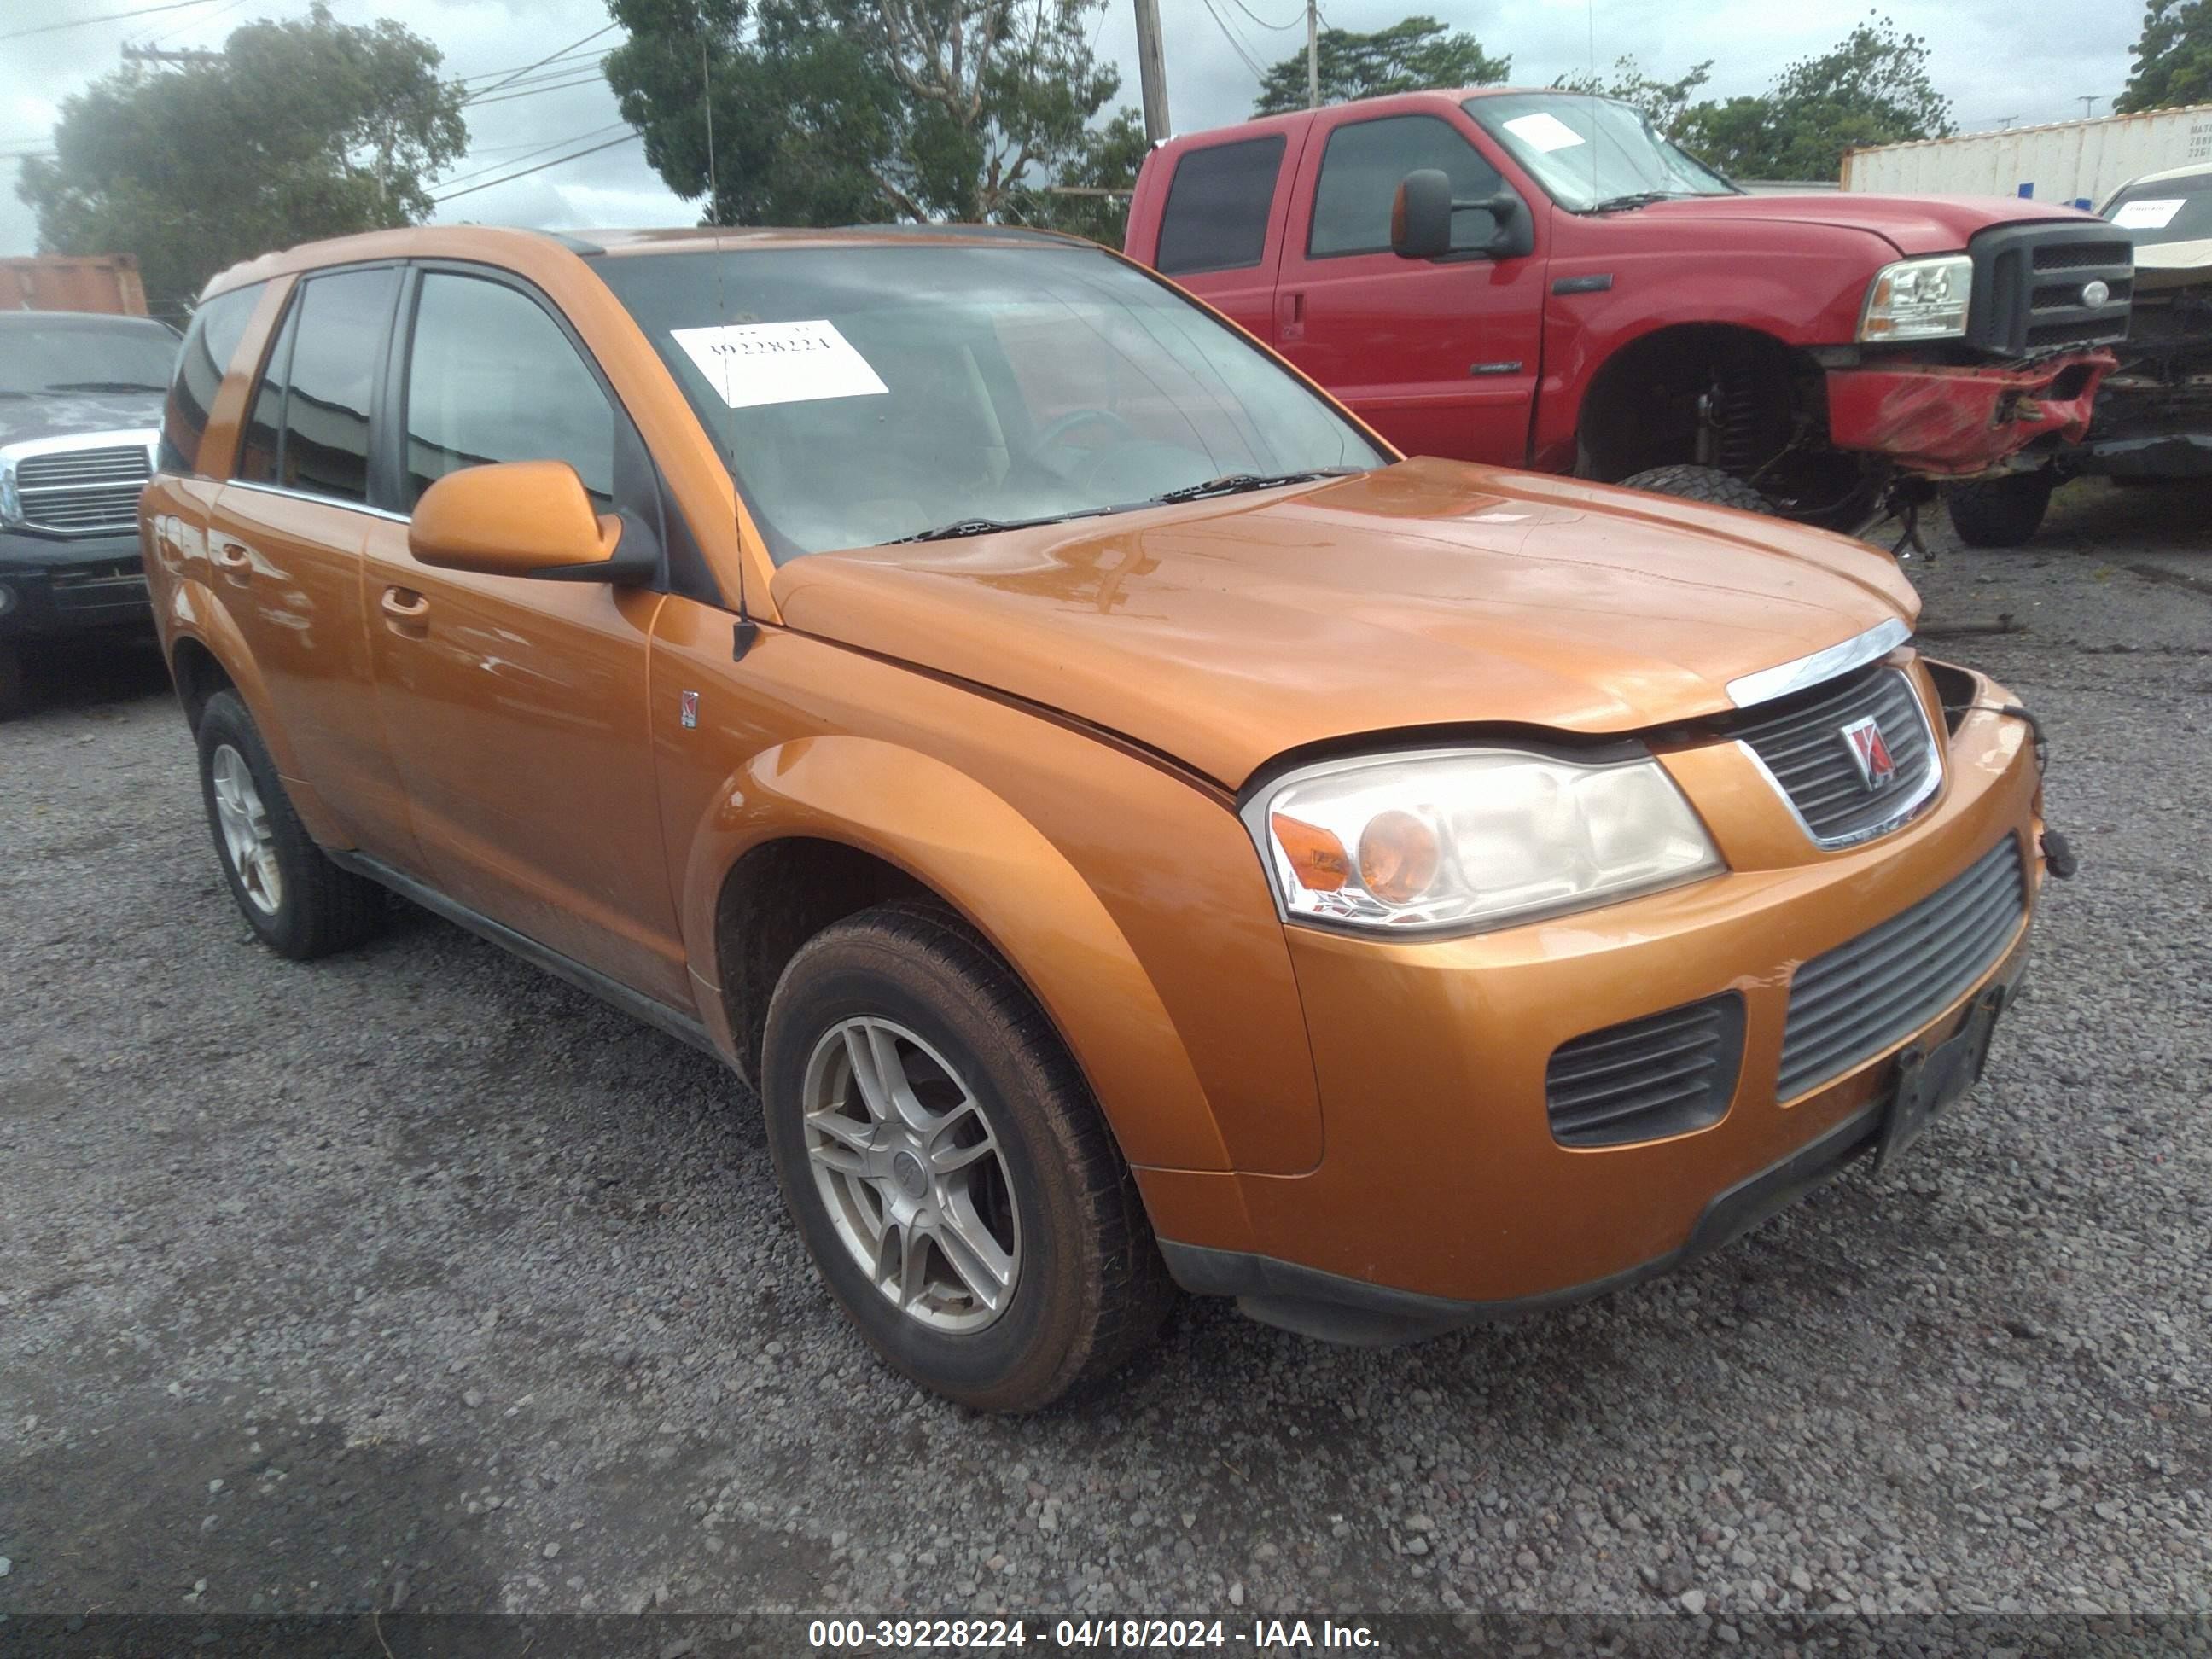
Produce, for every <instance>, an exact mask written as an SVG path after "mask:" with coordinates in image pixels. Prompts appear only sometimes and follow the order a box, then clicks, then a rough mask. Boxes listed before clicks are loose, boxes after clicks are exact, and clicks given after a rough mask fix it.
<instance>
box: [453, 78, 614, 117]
mask: <svg viewBox="0 0 2212 1659" xmlns="http://www.w3.org/2000/svg"><path fill="white" fill-rule="evenodd" d="M606 83H607V82H606V77H605V76H601V75H581V76H577V77H576V79H574V80H573V81H556V82H553V83H552V84H551V85H550V86H543V87H528V88H524V89H523V90H522V91H520V92H502V93H501V94H500V95H499V96H498V97H496V98H466V99H463V100H461V101H462V106H463V107H464V108H466V109H484V108H488V107H489V106H491V105H493V104H511V103H513V101H514V100H516V99H518V98H535V97H537V96H538V94H539V93H541V92H567V91H568V89H569V88H572V87H603V86H605V85H606Z"/></svg>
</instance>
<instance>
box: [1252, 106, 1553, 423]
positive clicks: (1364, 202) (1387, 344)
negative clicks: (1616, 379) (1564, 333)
mask: <svg viewBox="0 0 2212 1659" xmlns="http://www.w3.org/2000/svg"><path fill="white" fill-rule="evenodd" d="M1454 113H1455V114H1456V112H1454ZM1424 167H1435V168H1439V169H1441V170H1442V171H1443V173H1445V175H1446V176H1447V177H1449V179H1451V181H1452V194H1453V196H1454V197H1455V198H1457V199H1462V200H1466V199H1472V198H1475V197H1487V196H1491V195H1494V194H1496V193H1497V192H1498V191H1503V190H1504V189H1505V188H1506V187H1507V186H1506V183H1505V180H1504V178H1503V176H1502V175H1501V174H1500V173H1499V172H1498V168H1497V167H1495V166H1494V165H1493V164H1492V161H1491V160H1490V159H1489V158H1488V157H1487V156H1486V155H1484V154H1483V152H1482V151H1481V150H1480V149H1479V148H1478V147H1477V144H1476V141H1475V137H1474V131H1473V126H1472V124H1471V123H1469V124H1468V126H1467V127H1465V128H1464V129H1463V128H1462V126H1461V125H1459V124H1458V122H1456V121H1455V120H1452V119H1448V118H1446V117H1445V116H1444V115H1443V114H1440V113H1431V112H1407V113H1401V114H1386V115H1361V114H1360V113H1359V112H1358V110H1357V109H1356V108H1354V109H1352V110H1338V111H1325V112H1323V113H1322V115H1321V117H1319V118H1317V120H1316V125H1315V126H1314V129H1313V131H1312V134H1311V136H1310V137H1309V138H1308V139H1307V141H1306V146H1305V155H1304V161H1303V162H1302V163H1301V165H1300V167H1299V169H1298V178H1297V185H1296V187H1295V188H1294V190H1293V191H1292V192H1291V211H1290V215H1289V223H1288V226H1287V228H1286V231H1285V237H1284V252H1283V258H1282V270H1281V276H1280V279H1279V288H1280V292H1279V299H1278V302H1277V303H1278V314H1279V325H1278V328H1277V331H1276V346H1277V349H1279V350H1280V351H1281V352H1282V354H1283V355H1284V356H1286V357H1288V358H1289V359H1290V360H1291V362H1294V363H1296V364H1297V366H1298V367H1299V368H1302V369H1304V370H1305V372H1306V373H1307V374H1310V375H1312V376H1313V377H1314V379H1316V380H1319V381H1320V382H1321V383H1322V385H1323V386H1327V387H1328V389H1329V390H1330V391H1331V392H1334V393H1335V394H1336V395H1337V396H1338V397H1339V398H1341V399H1343V401H1344V402H1345V403H1346V404H1349V405H1350V406H1351V408H1352V411H1353V412H1354V413H1355V414H1357V415H1358V416H1360V417H1361V418H1362V419H1364V420H1365V421H1366V422H1368V423H1369V424H1370V426H1372V427H1374V428H1375V429H1376V431H1378V432H1380V433H1381V434H1382V435H1383V436H1384V437H1386V438H1388V439H1389V441H1391V442H1392V443H1394V444H1395V445H1397V446H1398V447H1399V448H1401V449H1402V450H1404V451H1405V452H1406V453H1407V454H1409V455H1442V456H1446V457H1449V458H1451V459H1457V460H1470V461H1492V462H1498V463H1502V464H1504V465H1514V466H1518V465H1522V463H1523V462H1524V461H1525V460H1526V459H1527V456H1528V423H1529V417H1530V415H1531V412H1532V410H1533V405H1534V398H1535V392H1536V378H1537V374H1538V372H1539V370H1540V368H1541V361H1540V357H1541V343H1542V330H1543V314H1544V264H1545V259H1544V255H1545V242H1546V239H1547V230H1548V227H1547V225H1546V223H1545V222H1544V210H1545V207H1546V205H1547V204H1545V203H1544V202H1543V200H1542V199H1541V197H1540V198H1537V199H1536V200H1534V201H1526V202H1524V207H1525V208H1527V209H1528V210H1531V211H1532V212H1534V216H1535V228H1536V248H1535V252H1534V253H1531V254H1529V255H1527V256H1525V257H1522V258H1513V259H1490V258H1483V257H1480V255H1479V254H1477V253H1475V252H1473V250H1474V249H1475V248H1477V247H1479V246H1480V245H1481V244H1482V243H1483V242H1485V241H1486V240H1488V239H1489V237H1490V234H1491V232H1492V228H1493V227H1492V221H1491V218H1490V216H1489V215H1487V214H1484V213H1462V214H1459V215H1457V216H1455V227H1454V228H1455V239H1454V240H1455V246H1464V247H1465V248H1466V249H1467V250H1468V252H1465V253H1455V255H1453V256H1452V257H1449V258H1445V259H1442V260H1436V261H1429V260H1420V259H1401V258H1399V257H1398V256H1397V255H1396V254H1395V253H1393V252H1391V251H1390V210H1391V206H1392V203H1393V201H1394V199H1395V196H1396V194H1397V189H1398V185H1400V184H1401V182H1402V181H1403V180H1404V179H1405V177H1406V175H1407V173H1412V172H1414V171H1416V170H1417V169H1419V168H1424Z"/></svg>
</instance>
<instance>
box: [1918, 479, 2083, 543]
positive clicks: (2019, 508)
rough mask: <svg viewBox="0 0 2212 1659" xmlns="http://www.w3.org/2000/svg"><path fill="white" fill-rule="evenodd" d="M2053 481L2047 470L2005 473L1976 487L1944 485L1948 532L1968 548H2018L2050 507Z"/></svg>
mask: <svg viewBox="0 0 2212 1659" xmlns="http://www.w3.org/2000/svg"><path fill="white" fill-rule="evenodd" d="M2056 485H2057V477H2055V476H2054V475H2053V473H2052V472H2051V469H2050V468H2049V467H2047V466H2046V467H2040V468H2038V469H2037V470H2036V471H2033V472H2008V473H2006V474H2005V475H2004V476H2003V477H1998V478H1985V479H1983V480H1982V481H1980V482H1979V483H1960V484H1946V485H1945V486H1944V487H1943V504H1944V506H1946V507H1948V508H1949V509H1950V511H1951V528H1953V529H1954V530H1955V531H1957V532H1959V539H1960V541H1962V542H1964V543H1966V545H1967V546H1969V547H2019V546H2021V545H2022V544H2024V543H2026V542H2027V540H2028V538H2030V537H2032V536H2033V535H2034V534H2035V532H2036V531H2037V529H2038V528H2039V527H2040V526H2041V525H2042V523H2043V515H2044V513H2045V512H2046V511H2047V510H2049V508H2050V506H2051V490H2052V489H2053V488H2054V487H2055V486H2056Z"/></svg>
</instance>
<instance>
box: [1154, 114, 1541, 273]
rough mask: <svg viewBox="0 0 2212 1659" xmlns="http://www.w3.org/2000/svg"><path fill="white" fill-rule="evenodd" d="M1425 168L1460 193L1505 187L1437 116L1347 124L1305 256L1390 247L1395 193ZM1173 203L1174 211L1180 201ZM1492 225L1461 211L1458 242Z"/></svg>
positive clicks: (1334, 145) (1333, 145)
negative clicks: (1436, 171)
mask: <svg viewBox="0 0 2212 1659" xmlns="http://www.w3.org/2000/svg"><path fill="white" fill-rule="evenodd" d="M1423 167H1437V168H1440V169H1442V170H1443V173H1445V175H1446V176H1447V177H1449V179H1451V183H1452V194H1453V195H1454V196H1456V197H1473V196H1491V195H1495V194H1496V193H1497V192H1498V191H1500V190H1502V189H1503V188H1504V180H1503V179H1500V178H1499V177H1498V169H1497V168H1495V167H1492V166H1491V165H1490V163H1489V162H1487V161H1484V160H1483V159H1482V156H1481V155H1480V153H1479V152H1478V151H1477V150H1476V149H1475V148H1474V145H1472V144H1470V143H1468V141H1467V140H1466V139H1465V138H1463V137H1461V136H1460V135H1459V134H1458V133H1457V132H1455V131H1453V130H1452V128H1451V126H1450V125H1449V123H1447V122H1443V121H1440V120H1438V119H1437V118H1436V117H1435V116H1433V115H1391V116H1385V117H1384V118H1382V119H1381V120H1376V121H1358V122H1354V123H1352V124H1351V125H1346V126H1340V127H1339V128H1338V129H1337V130H1336V131H1334V132H1333V133H1331V134H1330V135H1329V137H1328V149H1326V150H1325V151H1323V152H1322V162H1321V179H1320V182H1319V183H1318V184H1317V185H1315V187H1314V208H1313V228H1312V229H1311V230H1310V232H1309V233H1308V234H1307V237H1306V256H1307V257H1308V258H1313V259H1328V258H1335V257H1337V256H1338V255H1340V254H1351V253H1387V252H1389V249H1390V204H1391V201H1392V198H1393V197H1395V196H1396V194H1397V191H1398V186H1399V185H1401V184H1402V183H1403V182H1404V181H1405V178H1406V175H1407V173H1413V172H1417V171H1419V169H1421V168H1423ZM1169 205H1170V210H1173V205H1174V204H1173V202H1172V201H1170V204H1169ZM1491 232H1492V225H1491V223H1490V217H1489V216H1488V215H1487V214H1481V213H1462V214H1460V215H1458V216H1456V217H1455V222H1454V224H1453V227H1452V240H1453V241H1454V243H1455V244H1463V245H1465V246H1468V247H1479V246H1481V245H1482V244H1483V243H1484V242H1486V241H1487V240H1489V239H1490V235H1491Z"/></svg>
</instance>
